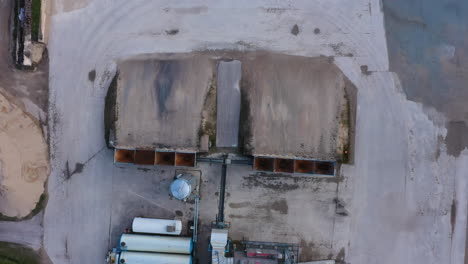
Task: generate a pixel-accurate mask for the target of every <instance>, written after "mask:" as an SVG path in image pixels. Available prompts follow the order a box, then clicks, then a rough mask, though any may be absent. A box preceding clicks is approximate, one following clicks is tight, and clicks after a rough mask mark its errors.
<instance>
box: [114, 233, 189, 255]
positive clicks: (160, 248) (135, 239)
mask: <svg viewBox="0 0 468 264" xmlns="http://www.w3.org/2000/svg"><path fill="white" fill-rule="evenodd" d="M120 248H121V250H123V251H146V252H163V253H176V254H190V253H191V252H192V249H193V243H192V239H191V238H189V237H171V236H150V235H136V234H122V236H121V237H120Z"/></svg>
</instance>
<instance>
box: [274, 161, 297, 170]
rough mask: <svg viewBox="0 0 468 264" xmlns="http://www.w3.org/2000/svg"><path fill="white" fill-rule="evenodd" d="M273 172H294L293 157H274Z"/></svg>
mask: <svg viewBox="0 0 468 264" xmlns="http://www.w3.org/2000/svg"><path fill="white" fill-rule="evenodd" d="M275 172H285V173H293V172H294V160H293V159H280V158H276V159H275Z"/></svg>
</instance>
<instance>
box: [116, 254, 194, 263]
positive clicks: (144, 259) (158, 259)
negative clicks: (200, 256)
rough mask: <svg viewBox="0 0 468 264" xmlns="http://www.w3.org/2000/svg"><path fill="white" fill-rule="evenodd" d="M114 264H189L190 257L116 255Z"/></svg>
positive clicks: (177, 255) (173, 255)
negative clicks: (116, 260)
mask: <svg viewBox="0 0 468 264" xmlns="http://www.w3.org/2000/svg"><path fill="white" fill-rule="evenodd" d="M117 259H118V261H119V262H117V263H116V264H191V263H192V256H190V255H179V254H165V253H148V252H128V251H123V252H121V253H120V254H118V256H117Z"/></svg>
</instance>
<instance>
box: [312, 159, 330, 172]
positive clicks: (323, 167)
mask: <svg viewBox="0 0 468 264" xmlns="http://www.w3.org/2000/svg"><path fill="white" fill-rule="evenodd" d="M314 173H315V174H321V175H335V163H334V162H331V161H315V164H314Z"/></svg>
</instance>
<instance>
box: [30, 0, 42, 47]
mask: <svg viewBox="0 0 468 264" xmlns="http://www.w3.org/2000/svg"><path fill="white" fill-rule="evenodd" d="M31 12H32V15H31V16H32V22H31V38H32V40H34V41H38V40H39V28H40V26H41V0H32V1H31Z"/></svg>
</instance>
